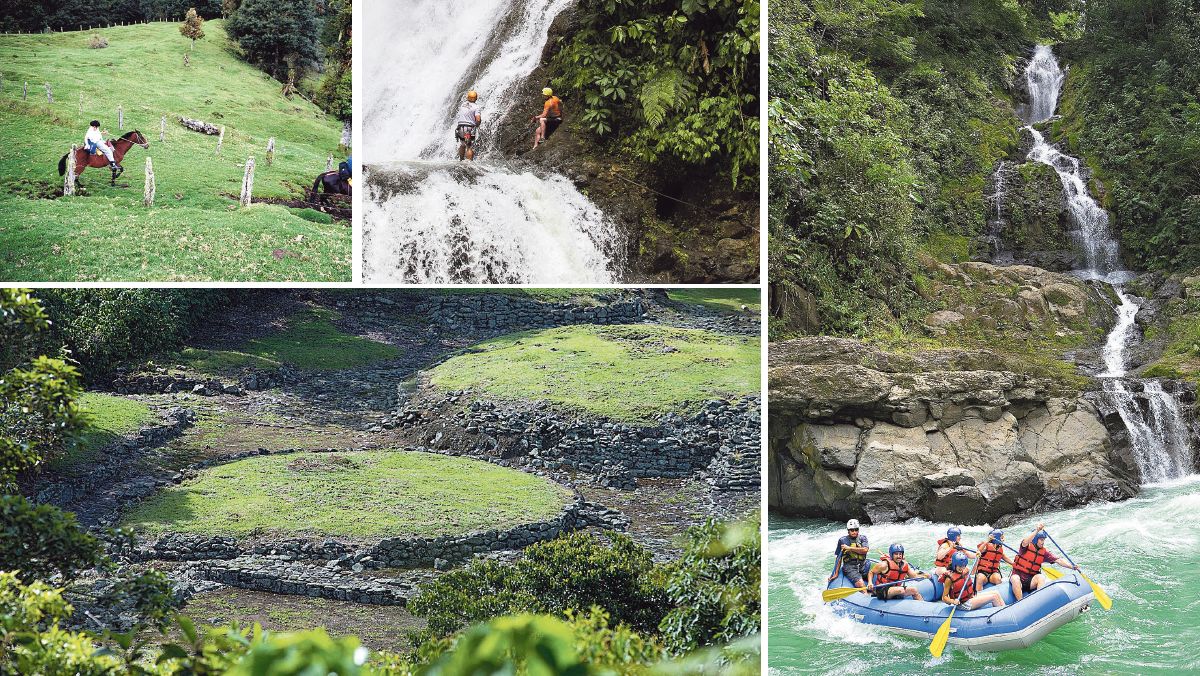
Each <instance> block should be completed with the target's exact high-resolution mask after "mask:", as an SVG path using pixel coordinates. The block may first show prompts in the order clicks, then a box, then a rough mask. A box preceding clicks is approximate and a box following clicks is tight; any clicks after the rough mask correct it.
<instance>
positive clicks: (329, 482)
mask: <svg viewBox="0 0 1200 676" xmlns="http://www.w3.org/2000/svg"><path fill="white" fill-rule="evenodd" d="M570 500H571V492H570V491H569V490H568V489H566V488H563V487H562V486H559V485H558V484H555V483H553V482H551V481H548V480H546V479H543V478H541V477H537V476H534V475H532V474H527V473H525V472H521V471H518V470H514V469H508V468H506V467H500V466H498V465H494V464H491V463H488V462H482V461H479V460H471V459H468V458H458V457H450V456H440V455H433V454H430V453H418V452H403V451H369V452H368V451H364V452H355V453H343V454H334V453H290V454H281V455H272V456H257V457H253V458H247V459H245V460H238V461H236V462H232V463H229V464H227V465H220V466H217V467H213V468H209V469H207V470H204V471H202V472H201V473H200V475H199V476H198V477H197V478H196V479H193V480H190V481H187V482H185V483H183V484H180V485H178V486H174V487H171V488H168V489H166V490H164V491H163V492H161V493H159V494H158V495H156V496H154V497H152V498H150V499H149V500H147V501H145V502H143V503H141V504H140V505H138V506H137V507H135V508H134V509H133V510H131V511H130V512H129V513H128V515H127V516H126V518H125V520H124V525H125V526H130V527H133V528H135V529H137V530H139V531H144V532H148V533H161V532H164V531H171V532H181V533H201V534H206V535H218V534H220V535H250V534H256V533H271V534H275V535H315V536H322V535H329V536H346V537H368V536H376V537H379V536H387V537H399V536H423V537H435V536H438V535H445V534H451V533H467V532H471V531H476V530H487V529H489V528H502V527H505V526H506V524H516V523H530V522H534V521H540V520H544V519H547V518H549V517H552V516H554V515H555V514H558V512H559V511H560V510H561V509H562V508H563V506H564V505H566V504H567V503H568V502H570ZM366 516H369V517H370V518H364V517H366Z"/></svg>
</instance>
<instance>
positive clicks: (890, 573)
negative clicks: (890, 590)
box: [875, 556, 912, 585]
mask: <svg viewBox="0 0 1200 676" xmlns="http://www.w3.org/2000/svg"><path fill="white" fill-rule="evenodd" d="M879 562H880V563H883V564H885V565H886V566H887V570H885V571H883V572H882V573H879V574H878V575H876V576H875V584H877V585H880V584H887V583H888V582H899V581H900V580H903V579H904V578H906V577H911V576H912V568H909V566H908V561H905V562H904V564H903V565H901V564H898V563H896V562H895V561H893V560H892V559H891V558H890V557H887V556H884V557H882V558H881V559H880V560H879Z"/></svg>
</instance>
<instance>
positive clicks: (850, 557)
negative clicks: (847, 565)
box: [842, 535, 867, 563]
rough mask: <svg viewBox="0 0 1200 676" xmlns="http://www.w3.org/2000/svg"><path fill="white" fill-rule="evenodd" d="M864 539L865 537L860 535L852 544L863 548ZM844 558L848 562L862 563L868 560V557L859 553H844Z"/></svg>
mask: <svg viewBox="0 0 1200 676" xmlns="http://www.w3.org/2000/svg"><path fill="white" fill-rule="evenodd" d="M862 537H863V536H861V535H859V536H858V537H856V538H854V539H853V540H851V541H850V544H852V545H854V546H855V547H862V546H863V542H862ZM842 558H843V559H844V560H847V561H854V562H858V563H861V562H863V561H865V560H866V558H867V555H866V554H859V553H857V552H842Z"/></svg>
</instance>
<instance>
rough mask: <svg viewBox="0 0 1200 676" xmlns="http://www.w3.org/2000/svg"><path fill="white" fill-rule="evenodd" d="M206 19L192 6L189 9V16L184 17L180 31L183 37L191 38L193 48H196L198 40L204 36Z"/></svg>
mask: <svg viewBox="0 0 1200 676" xmlns="http://www.w3.org/2000/svg"><path fill="white" fill-rule="evenodd" d="M203 26H204V19H202V18H200V15H199V14H197V13H196V8H195V7H192V8H191V9H189V10H188V11H187V16H186V17H184V19H183V25H182V26H180V27H179V32H180V33H182V34H183V37H185V38H189V39H190V40H191V41H192V47H191V48H192V49H195V48H196V40H199V39H200V38H202V37H204V28H203Z"/></svg>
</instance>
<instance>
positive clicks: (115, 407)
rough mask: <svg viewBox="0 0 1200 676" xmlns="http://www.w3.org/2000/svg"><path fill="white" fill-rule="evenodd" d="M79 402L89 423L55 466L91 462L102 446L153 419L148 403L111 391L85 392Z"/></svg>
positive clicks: (57, 467) (60, 467) (134, 430)
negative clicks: (114, 394) (120, 395)
mask: <svg viewBox="0 0 1200 676" xmlns="http://www.w3.org/2000/svg"><path fill="white" fill-rule="evenodd" d="M78 403H79V408H80V410H82V411H83V413H84V415H85V416H86V420H87V424H86V426H85V427H84V428H83V430H82V431H81V433H80V435H79V438H78V439H77V440H76V441H75V443H74V444H72V445H71V446H70V447H69V448H68V449H67V451H66V453H64V454H63V455H62V457H60V458H58V459H57V460H55V461H54V462H53V463H52V468H53V469H57V470H61V469H67V468H70V467H73V466H76V465H81V464H86V463H89V462H91V461H92V460H93V459H94V458H95V456H96V454H97V453H98V452H99V451H100V449H102V448H104V447H105V446H107V445H108V444H111V443H112V442H114V441H116V440H117V439H119V438H120V437H122V436H124V435H126V434H131V433H133V432H136V431H138V430H139V429H140V428H141V427H142V426H143V425H145V424H147V423H149V422H151V421H152V420H153V419H154V414H153V413H151V411H150V407H149V406H146V405H145V404H143V403H142V402H140V401H135V400H133V399H126V398H125V397H117V396H113V395H111V394H101V393H99V392H85V393H84V394H82V395H81V396H80V397H79V399H78Z"/></svg>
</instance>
